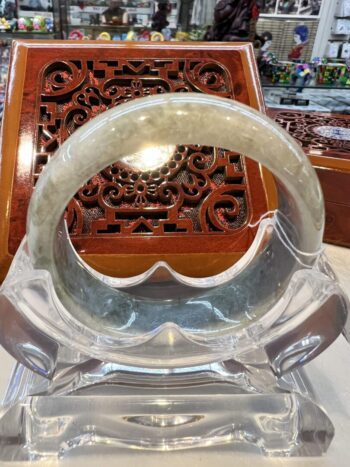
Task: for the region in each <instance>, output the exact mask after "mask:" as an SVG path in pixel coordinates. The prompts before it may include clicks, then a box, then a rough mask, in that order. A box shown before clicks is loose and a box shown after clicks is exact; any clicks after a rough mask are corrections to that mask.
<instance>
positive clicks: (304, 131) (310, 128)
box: [269, 110, 350, 159]
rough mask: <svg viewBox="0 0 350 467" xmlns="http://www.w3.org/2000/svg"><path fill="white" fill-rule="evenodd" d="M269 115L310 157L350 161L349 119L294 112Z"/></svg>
mask: <svg viewBox="0 0 350 467" xmlns="http://www.w3.org/2000/svg"><path fill="white" fill-rule="evenodd" d="M269 114H270V115H271V116H272V118H274V119H275V121H276V122H277V123H278V124H280V125H281V126H282V128H284V129H285V130H286V131H288V133H290V134H291V135H292V136H293V137H294V138H295V139H296V140H297V141H299V143H300V144H301V145H302V147H303V149H304V150H305V152H307V153H308V154H315V155H318V156H323V157H335V158H341V159H350V117H349V116H347V115H334V114H327V113H320V112H298V111H293V110H292V111H289V110H282V111H281V110H269Z"/></svg>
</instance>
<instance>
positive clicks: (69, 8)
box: [61, 0, 181, 40]
mask: <svg viewBox="0 0 350 467" xmlns="http://www.w3.org/2000/svg"><path fill="white" fill-rule="evenodd" d="M180 4H181V2H180V0H173V1H171V2H170V7H171V8H169V11H168V14H167V16H166V20H167V22H168V23H169V24H168V27H169V28H170V29H177V26H178V17H179V11H180ZM157 10H158V2H157V1H155V0H148V1H144V0H120V1H109V0H83V1H77V0H66V1H65V2H62V4H61V15H62V30H63V35H64V36H65V37H66V38H67V39H81V38H86V39H99V38H100V39H113V40H125V39H131V40H132V39H133V34H132V33H133V31H134V30H136V31H137V32H138V33H140V32H142V30H145V31H147V32H148V31H152V30H154V29H155V28H154V27H152V18H153V16H154V14H155V12H156V11H157Z"/></svg>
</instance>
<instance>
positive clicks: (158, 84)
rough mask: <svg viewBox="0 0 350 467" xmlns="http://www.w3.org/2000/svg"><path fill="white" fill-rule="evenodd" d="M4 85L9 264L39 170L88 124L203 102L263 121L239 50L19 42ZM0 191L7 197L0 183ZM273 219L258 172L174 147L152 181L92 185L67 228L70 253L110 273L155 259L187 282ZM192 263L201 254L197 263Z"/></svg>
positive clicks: (118, 177) (224, 261) (133, 173)
mask: <svg viewBox="0 0 350 467" xmlns="http://www.w3.org/2000/svg"><path fill="white" fill-rule="evenodd" d="M15 70H16V73H15ZM10 82H11V83H12V84H11V86H10V87H9V89H10V90H11V91H10V94H9V97H8V99H9V102H10V103H11V106H10V105H8V106H7V112H6V115H5V120H4V135H5V137H4V141H3V150H4V151H5V152H6V153H7V154H6V160H8V161H12V164H13V169H11V170H13V172H10V169H9V170H8V172H7V173H11V174H12V175H11V177H10V178H11V180H10V182H9V184H8V192H6V196H5V198H4V201H3V203H2V204H3V207H2V210H3V212H4V213H5V215H4V217H5V222H4V225H3V226H2V231H3V232H4V234H5V235H4V236H5V238H7V243H6V246H5V251H4V252H3V253H2V256H4V257H6V260H5V263H6V264H8V262H9V256H11V255H13V254H14V253H15V252H16V250H17V248H18V246H19V243H20V241H21V240H22V238H23V236H24V234H25V217H26V211H27V207H28V203H29V199H30V196H31V193H32V190H33V189H35V182H36V180H37V179H38V177H39V176H40V173H41V171H42V169H43V167H44V166H45V164H46V163H47V162H48V161H49V159H50V158H51V157H52V156H53V154H54V152H55V151H56V149H57V148H58V147H59V145H60V144H62V143H63V142H64V141H65V140H66V139H67V138H68V137H69V135H70V134H72V133H73V132H74V131H75V130H76V129H77V128H78V127H80V126H81V125H83V124H84V123H85V122H87V121H88V120H90V119H91V118H93V117H94V116H95V115H97V114H99V113H101V112H104V111H105V110H107V109H109V108H111V107H114V106H117V105H120V104H122V103H124V102H127V101H129V100H131V99H138V98H141V97H143V96H148V95H154V94H161V93H168V92H199V93H209V94H213V95H217V96H220V97H223V98H228V99H236V100H238V101H240V102H242V103H245V104H247V105H250V106H252V107H254V108H256V109H259V110H264V107H263V101H262V94H261V89H260V87H259V84H258V80H257V76H256V69H255V64H254V57H253V53H252V49H251V47H250V46H249V45H245V44H227V45H225V44H222V45H221V46H220V48H217V46H216V45H214V44H198V45H197V46H196V47H194V46H193V45H185V44H157V45H154V44H141V43H140V44H126V43H123V44H115V43H98V42H93V43H88V42H84V43H79V44H77V43H74V42H66V43H65V42H57V41H56V42H54V43H44V42H42V41H40V42H34V41H31V42H30V41H21V42H19V43H16V45H15V47H14V52H13V61H12V68H11V74H10ZM19 96H20V102H15V100H16V99H18V97H19ZM18 100H19V99H18ZM10 108H11V110H10ZM208 125H210V115H208ZM11 135H12V141H13V142H14V144H13V145H12V146H11V147H10V146H9V145H8V144H7V143H8V141H9V140H10V138H11ZM6 144H7V145H6ZM97 157H98V155H97ZM5 172H6V171H5ZM2 182H3V186H6V184H7V179H6V180H5V175H3V180H2ZM10 185H11V186H10ZM62 189H64V186H62ZM0 203H1V201H0ZM5 204H6V206H7V207H6V206H5ZM8 207H10V209H8ZM269 208H270V206H269V205H268V200H267V194H266V189H265V181H264V179H263V178H262V176H261V170H260V168H259V166H258V165H257V164H255V163H253V162H252V161H251V160H249V159H246V158H244V157H243V156H241V155H239V154H236V153H233V152H230V151H226V150H223V149H220V148H209V147H198V146H187V147H186V146H179V147H177V148H175V149H174V150H173V153H172V155H171V157H170V159H169V160H168V162H167V163H166V164H164V165H163V166H162V167H161V168H160V169H159V170H153V171H148V172H139V171H137V170H131V169H130V167H129V166H127V165H125V164H123V163H118V164H114V165H112V166H110V167H107V168H105V169H104V170H103V171H102V172H101V173H99V174H96V176H95V177H93V178H92V179H91V180H89V181H88V182H87V184H86V185H85V186H84V187H82V188H81V189H80V190H79V192H78V193H77V194H76V196H75V197H74V198H73V200H72V201H71V202H70V204H69V206H68V209H67V221H68V224H69V229H70V233H71V237H72V240H73V244H74V246H75V248H76V249H77V251H78V252H79V253H81V254H82V255H83V256H84V258H85V259H86V260H87V261H88V262H89V263H90V264H91V265H92V266H94V267H96V268H98V269H100V270H101V271H103V272H105V273H107V274H115V275H130V274H135V273H139V272H141V271H142V270H144V269H145V268H147V267H149V266H150V265H151V264H153V263H154V261H155V259H158V260H161V259H163V260H166V261H168V262H170V264H172V265H173V267H175V268H176V269H177V270H180V271H181V272H183V273H188V274H193V275H203V274H204V275H207V274H211V273H216V272H219V271H220V270H223V269H225V268H226V267H227V266H228V265H230V264H232V262H234V261H236V260H237V259H238V258H239V257H240V256H241V255H242V254H244V252H245V251H246V250H247V248H248V247H249V246H250V245H251V243H252V241H253V239H254V236H255V234H256V230H257V228H256V225H257V223H258V221H259V219H260V218H261V216H262V215H264V214H265V212H266V211H268V210H269ZM198 254H200V255H203V254H205V255H206V256H205V258H206V261H205V262H204V264H201V262H198V261H196V258H199V256H196V255H198ZM135 255H136V256H135ZM184 255H186V256H184ZM193 255H194V256H193ZM185 263H187V266H186V267H185V268H183V267H182V266H183V264H185Z"/></svg>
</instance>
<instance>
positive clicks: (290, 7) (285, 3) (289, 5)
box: [278, 0, 299, 15]
mask: <svg viewBox="0 0 350 467" xmlns="http://www.w3.org/2000/svg"><path fill="white" fill-rule="evenodd" d="M298 9H299V0H279V4H278V13H281V14H283V15H296V14H297V13H298Z"/></svg>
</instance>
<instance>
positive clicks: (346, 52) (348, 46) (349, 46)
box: [340, 42, 350, 58]
mask: <svg viewBox="0 0 350 467" xmlns="http://www.w3.org/2000/svg"><path fill="white" fill-rule="evenodd" d="M340 56H341V58H350V42H344V44H343V45H342V48H341V55H340Z"/></svg>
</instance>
